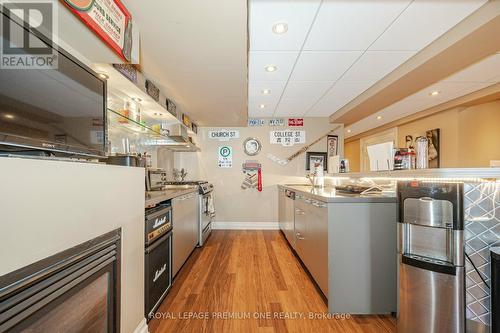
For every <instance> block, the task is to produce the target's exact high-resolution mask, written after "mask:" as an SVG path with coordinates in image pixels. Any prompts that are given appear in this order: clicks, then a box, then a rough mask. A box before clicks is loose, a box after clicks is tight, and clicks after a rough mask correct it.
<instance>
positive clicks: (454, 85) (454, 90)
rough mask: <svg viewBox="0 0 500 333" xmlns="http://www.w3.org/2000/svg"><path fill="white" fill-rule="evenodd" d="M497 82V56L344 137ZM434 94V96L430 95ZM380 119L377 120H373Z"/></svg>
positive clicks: (391, 108)
mask: <svg viewBox="0 0 500 333" xmlns="http://www.w3.org/2000/svg"><path fill="white" fill-rule="evenodd" d="M498 82H500V53H496V54H494V55H492V56H489V57H487V58H485V59H483V60H482V61H479V62H477V63H476V64H473V65H471V66H469V67H467V68H465V69H463V70H461V71H459V72H457V73H455V74H453V75H451V76H449V77H447V78H445V79H444V80H441V81H439V82H436V83H435V84H433V85H431V86H429V87H427V88H425V89H423V90H421V91H419V92H417V93H415V94H413V95H411V96H408V97H406V98H404V99H402V100H401V101H399V102H397V103H394V104H392V105H390V106H389V107H387V108H385V109H383V110H381V111H379V112H376V113H374V114H372V115H371V116H369V117H367V118H364V119H362V120H360V121H358V122H356V123H354V124H352V125H351V126H349V127H348V128H346V131H350V132H347V133H346V136H347V137H350V136H353V135H356V134H360V133H363V132H365V131H367V130H370V129H372V128H374V127H378V126H382V125H384V124H387V123H390V122H392V121H395V120H398V119H400V118H403V117H406V116H409V115H411V114H414V113H417V112H419V111H423V110H425V109H428V108H431V107H433V106H436V105H439V104H441V103H445V102H447V101H450V100H453V99H455V98H458V97H461V96H464V95H467V94H469V93H472V92H474V91H477V90H480V89H483V88H486V87H488V86H490V85H492V84H495V83H498ZM433 91H438V92H439V94H438V95H436V96H432V95H430V94H431V93H432V92H433ZM377 117H381V119H377Z"/></svg>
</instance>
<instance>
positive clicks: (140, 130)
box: [108, 109, 199, 153]
mask: <svg viewBox="0 0 500 333" xmlns="http://www.w3.org/2000/svg"><path fill="white" fill-rule="evenodd" d="M108 131H109V135H108V138H109V140H110V144H111V153H116V152H123V151H122V150H123V144H122V140H121V139H124V138H127V139H128V140H129V143H130V146H131V151H133V152H141V151H143V150H147V148H151V147H155V148H157V147H163V148H166V149H170V150H172V151H199V148H198V147H196V145H194V144H186V143H179V142H176V141H175V140H173V139H172V138H170V137H169V136H168V135H163V134H161V133H160V132H158V131H156V130H154V129H152V128H151V127H149V126H148V125H146V124H145V123H139V122H137V121H136V120H133V119H131V118H128V117H125V116H124V115H122V114H120V113H119V112H117V111H115V110H112V109H108ZM117 141H118V142H117Z"/></svg>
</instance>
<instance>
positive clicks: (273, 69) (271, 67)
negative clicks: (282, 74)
mask: <svg viewBox="0 0 500 333" xmlns="http://www.w3.org/2000/svg"><path fill="white" fill-rule="evenodd" d="M264 69H265V70H266V72H276V70H277V69H278V67H276V66H275V65H267V66H266V67H264Z"/></svg>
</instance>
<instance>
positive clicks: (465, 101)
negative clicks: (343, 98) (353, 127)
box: [345, 83, 500, 143]
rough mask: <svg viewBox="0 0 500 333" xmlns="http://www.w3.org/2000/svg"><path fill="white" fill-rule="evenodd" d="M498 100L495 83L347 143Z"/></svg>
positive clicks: (369, 131)
mask: <svg viewBox="0 0 500 333" xmlns="http://www.w3.org/2000/svg"><path fill="white" fill-rule="evenodd" d="M496 100H500V83H496V84H493V85H491V86H489V87H486V88H484V89H481V90H478V91H475V92H473V93H470V94H468V95H465V96H461V97H458V98H455V99H453V100H451V101H448V102H444V103H441V104H439V105H436V106H433V107H431V108H429V109H426V110H423V111H420V112H417V113H414V114H412V115H409V116H407V117H404V118H401V119H398V120H394V121H391V122H390V123H387V124H384V125H382V126H379V127H376V128H373V129H371V130H368V131H366V132H363V133H359V134H356V135H353V136H351V137H348V138H345V143H349V142H353V141H356V140H359V139H361V138H365V137H367V136H370V135H374V134H377V133H380V132H382V131H385V130H388V129H390V128H394V127H398V126H402V125H405V124H408V123H410V122H413V121H415V120H418V119H422V118H426V117H429V116H432V115H434V114H436V113H439V112H443V111H448V110H451V109H454V108H458V109H460V110H463V109H465V108H468V107H471V106H474V105H479V104H484V103H489V102H493V101H496Z"/></svg>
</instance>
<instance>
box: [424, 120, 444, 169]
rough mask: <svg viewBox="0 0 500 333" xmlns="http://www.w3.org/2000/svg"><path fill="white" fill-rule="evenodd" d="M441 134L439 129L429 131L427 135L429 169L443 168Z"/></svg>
mask: <svg viewBox="0 0 500 333" xmlns="http://www.w3.org/2000/svg"><path fill="white" fill-rule="evenodd" d="M440 132H441V130H440V129H439V128H435V129H433V130H428V131H427V132H426V133H425V134H426V137H427V140H428V142H429V150H428V152H429V168H439V167H441V154H440V152H439V148H440V145H441V143H440Z"/></svg>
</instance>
